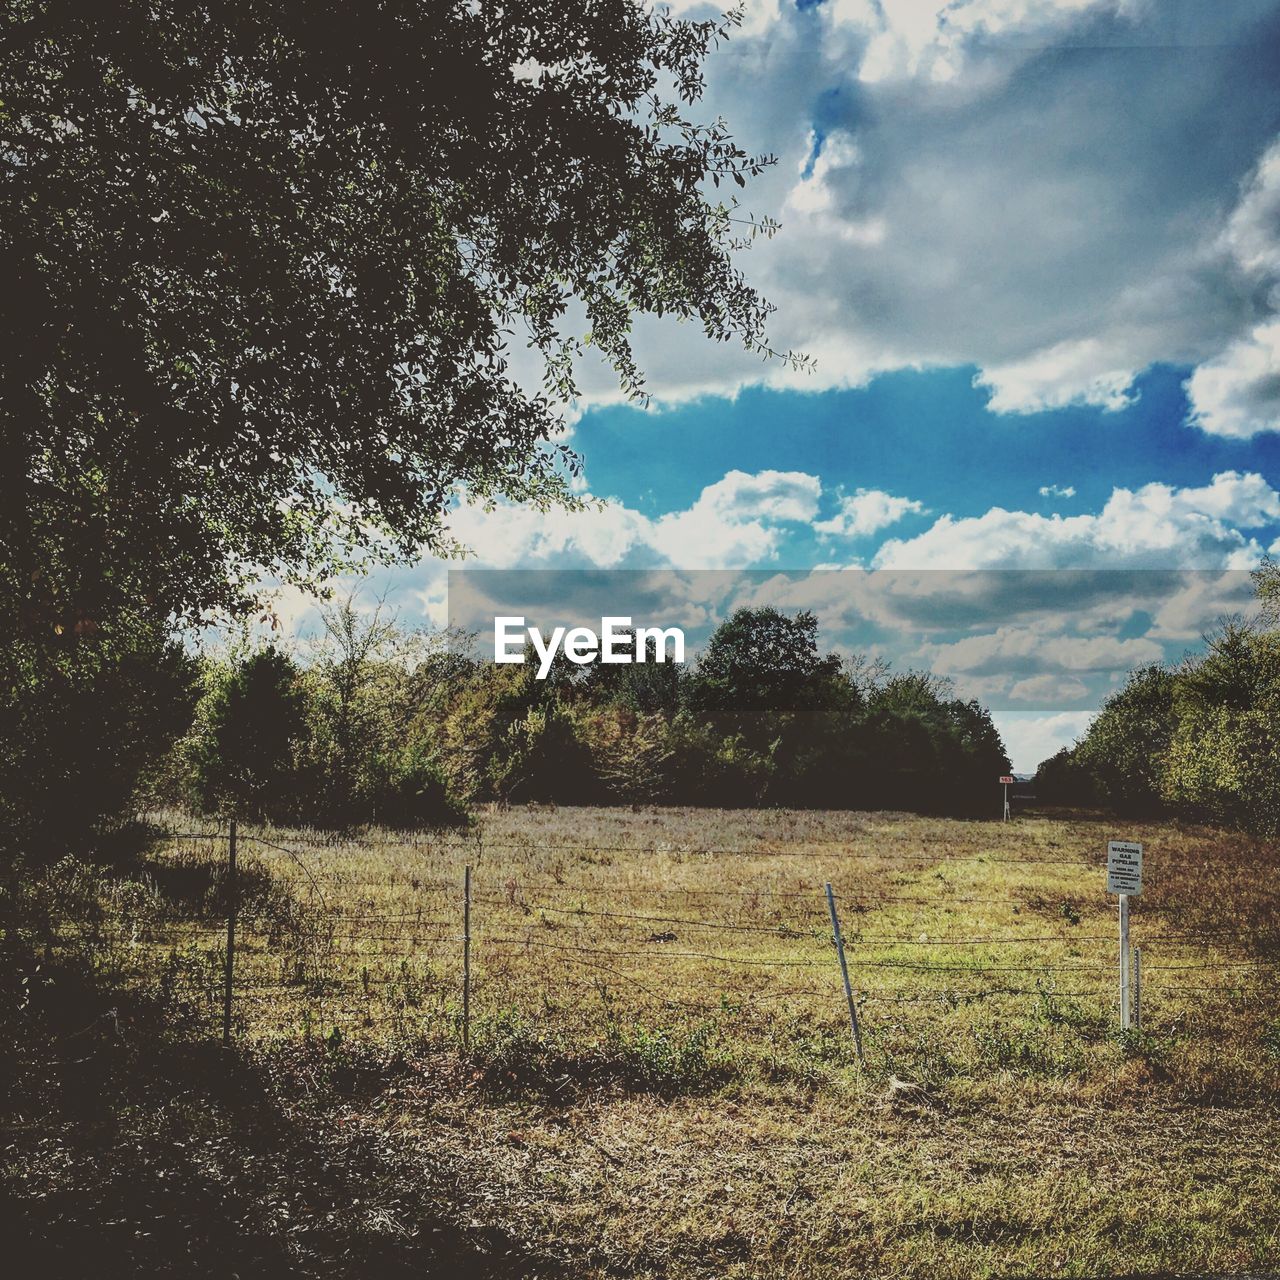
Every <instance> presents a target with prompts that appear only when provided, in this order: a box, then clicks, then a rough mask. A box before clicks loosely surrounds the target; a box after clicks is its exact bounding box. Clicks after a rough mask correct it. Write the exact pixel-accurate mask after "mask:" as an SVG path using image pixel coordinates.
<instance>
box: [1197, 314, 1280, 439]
mask: <svg viewBox="0 0 1280 1280" xmlns="http://www.w3.org/2000/svg"><path fill="white" fill-rule="evenodd" d="M1187 396H1188V399H1189V400H1190V401H1191V420H1192V422H1193V423H1194V424H1195V425H1196V426H1198V427H1202V428H1203V429H1204V430H1205V431H1208V432H1209V433H1210V434H1211V435H1215V436H1230V437H1232V438H1234V439H1237V440H1247V439H1248V438H1249V437H1250V436H1256V435H1258V434H1259V433H1260V432H1263V431H1280V321H1276V320H1272V321H1270V322H1269V323H1268V324H1262V325H1259V326H1258V327H1257V328H1256V329H1254V330H1253V332H1252V333H1250V334H1249V336H1248V337H1247V338H1241V339H1239V340H1238V341H1236V342H1233V343H1232V344H1231V345H1230V346H1229V347H1227V349H1226V350H1225V351H1223V352H1222V354H1221V355H1219V356H1216V357H1215V358H1214V359H1212V360H1208V361H1206V362H1205V363H1204V364H1202V365H1200V366H1199V367H1198V368H1197V369H1196V370H1195V372H1194V373H1193V374H1192V375H1191V377H1190V378H1189V379H1188V380H1187Z"/></svg>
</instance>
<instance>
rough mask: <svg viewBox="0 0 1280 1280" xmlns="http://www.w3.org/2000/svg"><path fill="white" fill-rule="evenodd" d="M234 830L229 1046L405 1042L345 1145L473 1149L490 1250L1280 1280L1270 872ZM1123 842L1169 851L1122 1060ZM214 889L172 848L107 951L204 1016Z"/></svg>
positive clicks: (638, 841) (599, 835)
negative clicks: (400, 1142) (467, 999)
mask: <svg viewBox="0 0 1280 1280" xmlns="http://www.w3.org/2000/svg"><path fill="white" fill-rule="evenodd" d="M247 834H248V835H249V836H251V837H257V838H253V839H247V840H246V841H245V842H244V843H243V846H242V848H243V853H244V866H245V879H244V883H245V886H246V889H247V891H248V892H247V897H246V902H245V908H244V910H245V918H244V920H243V921H242V928H241V935H240V936H241V950H240V953H239V964H238V972H237V977H238V982H239V984H240V987H241V989H240V990H239V991H238V993H237V1005H236V1008H237V1021H238V1032H239V1034H240V1035H241V1036H243V1037H246V1038H248V1039H249V1040H250V1041H252V1042H254V1043H257V1044H260V1045H263V1046H269V1045H271V1044H273V1043H275V1042H278V1041H280V1040H282V1039H283V1040H295V1039H297V1038H301V1037H310V1038H312V1039H318V1038H320V1037H324V1036H330V1035H331V1033H332V1031H333V1028H334V1027H337V1028H339V1029H340V1031H341V1036H342V1038H343V1041H344V1044H345V1050H344V1051H351V1052H354V1051H356V1050H357V1048H358V1045H359V1043H360V1042H363V1041H369V1042H370V1043H371V1044H373V1045H395V1046H398V1047H399V1050H400V1053H401V1062H402V1064H408V1065H407V1066H402V1068H401V1069H400V1070H398V1071H397V1072H395V1073H392V1075H390V1076H389V1077H388V1083H387V1089H386V1092H385V1094H384V1095H383V1096H382V1097H380V1098H379V1099H378V1101H377V1105H376V1106H368V1107H365V1106H362V1107H361V1108H359V1109H357V1111H356V1112H354V1113H353V1116H352V1122H353V1123H357V1124H361V1125H368V1126H376V1127H377V1128H378V1129H379V1130H383V1131H385V1130H390V1131H393V1132H395V1133H398V1134H401V1135H403V1138H404V1141H406V1142H408V1143H428V1144H432V1146H433V1148H435V1149H438V1150H441V1151H444V1152H447V1153H448V1154H449V1156H450V1158H451V1159H452V1160H453V1161H454V1162H456V1165H457V1167H458V1170H459V1174H458V1176H459V1178H460V1179H461V1181H462V1182H463V1183H464V1184H465V1185H468V1186H471V1187H473V1188H483V1189H484V1190H483V1195H482V1197H481V1199H482V1201H483V1204H484V1206H485V1207H484V1209H483V1210H482V1211H481V1212H482V1214H483V1215H487V1217H486V1220H488V1219H489V1218H491V1219H492V1220H493V1221H494V1222H495V1223H497V1224H498V1225H500V1226H501V1228H502V1229H503V1230H504V1231H507V1232H510V1233H512V1234H514V1235H515V1237H516V1238H520V1237H522V1236H523V1237H524V1238H526V1239H528V1240H530V1241H531V1242H534V1241H536V1242H537V1244H538V1247H539V1249H540V1251H545V1250H546V1249H547V1248H548V1247H550V1242H555V1247H556V1248H563V1250H565V1251H566V1256H571V1257H572V1258H573V1260H574V1262H573V1269H572V1270H573V1273H574V1274H583V1275H621V1274H628V1275H652V1276H660V1275H661V1276H683V1275H689V1276H694V1275H697V1276H703V1275H706V1276H711V1275H714V1276H783V1275H795V1276H811V1275H812V1276H825V1275H831V1276H837V1275H848V1274H855V1273H859V1274H876V1275H880V1274H883V1275H911V1276H914V1275H920V1276H925V1275H928V1276H951V1275H954V1276H969V1275H981V1274H1000V1275H1008V1274H1064V1275H1088V1274H1096V1273H1100V1272H1107V1271H1159V1270H1161V1269H1166V1270H1183V1271H1186V1270H1195V1269H1217V1270H1223V1271H1226V1270H1232V1269H1238V1268H1245V1267H1265V1266H1275V1265H1278V1264H1280V1246H1278V1244H1277V1241H1278V1240H1280V1209H1277V1207H1276V1206H1277V1204H1278V1203H1280V1201H1278V1199H1277V1195H1276V1192H1277V1190H1280V1165H1278V1164H1277V1159H1276V1157H1275V1155H1274V1152H1275V1151H1276V1150H1277V1149H1278V1144H1277V1138H1280V1118H1278V1117H1277V1115H1276V1110H1275V1100H1276V1096H1277V1095H1276V1086H1277V1084H1278V1083H1280V1076H1278V1074H1277V1061H1278V1059H1280V1020H1278V1018H1277V1015H1278V1014H1280V1006H1278V1005H1277V994H1278V993H1277V986H1276V979H1275V969H1274V968H1273V962H1274V961H1275V960H1276V958H1277V951H1276V935H1275V925H1276V919H1275V916H1276V892H1277V888H1278V887H1280V880H1277V878H1276V870H1277V851H1276V850H1275V849H1274V847H1272V846H1268V845H1262V844H1258V843H1256V842H1252V841H1250V840H1247V839H1245V838H1243V837H1238V836H1232V835H1224V834H1222V833H1217V832H1212V831H1207V830H1201V829H1193V828H1186V827H1180V826H1176V825H1172V824H1163V823H1160V824H1124V825H1123V826H1120V825H1117V824H1115V823H1114V822H1109V821H1103V820H1098V819H1094V818H1091V817H1088V816H1083V817H1081V816H1070V815H1067V816H1042V817H1036V816H1030V817H1024V818H1022V819H1020V820H1019V821H1016V822H1014V823H1012V824H1009V825H1008V826H1004V825H1001V824H997V823H976V822H959V821H948V820H943V819H923V818H917V817H910V816H906V815H900V814H890V813H878V814H850V813H790V812H764V813H761V812H722V811H706V810H702V811H698V810H647V811H645V812H642V813H632V812H630V811H625V810H570V809H561V810H550V809H538V810H520V811H510V812H493V813H489V814H486V815H485V816H484V818H483V821H482V822H481V824H480V825H479V828H478V830H477V831H476V832H475V833H473V834H472V835H470V836H467V837H465V838H459V837H438V838H427V837H416V838H405V837H399V836H395V835H393V834H390V833H386V832H370V833H365V834H363V835H361V836H359V837H358V838H349V839H348V838H344V839H335V838H330V837H326V836H322V835H320V834H319V833H315V832H307V831H259V832H249V833H247ZM1108 837H1124V838H1134V839H1141V840H1142V841H1143V843H1144V845H1145V861H1146V885H1147V891H1146V893H1145V894H1144V895H1143V897H1142V898H1141V899H1140V900H1138V901H1137V902H1136V903H1135V909H1134V922H1133V938H1134V942H1135V943H1136V944H1138V945H1140V946H1141V947H1142V951H1143V965H1144V1026H1143V1030H1142V1032H1141V1033H1137V1032H1134V1033H1130V1034H1128V1035H1121V1034H1119V1033H1118V1032H1117V1030H1116V1027H1115V1020H1116V1014H1115V1009H1116V992H1115V988H1116V943H1115V940H1114V938H1115V932H1116V926H1115V900H1114V899H1113V898H1108V897H1107V896H1106V895H1105V893H1104V892H1103V872H1102V870H1101V867H1102V863H1103V860H1104V854H1105V844H1106V840H1107V838H1108ZM222 856H223V850H222V848H221V847H220V846H218V845H214V844H209V845H201V844H199V843H198V842H192V841H176V840H175V841H172V842H170V843H168V844H167V845H166V846H165V847H164V848H163V849H162V850H161V852H160V853H159V855H158V857H157V860H156V863H155V866H154V867H153V873H152V880H151V883H152V885H153V886H154V887H153V888H149V889H147V890H145V891H143V892H141V893H137V892H136V891H135V899H136V900H134V901H132V902H130V903H126V904H124V908H123V909H122V910H118V911H117V912H116V913H115V914H114V915H113V920H114V921H115V925H116V928H115V931H114V932H112V933H110V936H109V937H108V936H106V935H104V938H103V953H102V954H103V955H104V957H108V958H109V962H110V963H111V964H114V965H117V966H120V967H121V968H122V969H123V968H124V967H128V966H132V967H133V968H134V969H135V970H136V971H137V972H138V973H139V974H150V975H152V978H151V980H155V975H157V974H164V975H167V976H166V978H165V980H166V981H168V982H169V983H170V984H171V986H172V988H173V989H174V991H175V992H176V993H178V995H180V996H182V997H183V998H185V999H186V1000H188V1001H191V1002H194V1004H195V1006H196V1007H197V1008H198V1009H199V1010H200V1011H202V1016H209V1017H212V1016H213V1015H214V1013H215V1012H216V991H215V980H216V978H217V970H218V965H219V963H220V951H219V947H220V937H221V934H220V932H219V930H220V912H221V910H222V899H221V897H220V893H221V885H220V881H219V873H218V866H219V865H220V859H221V857H222ZM467 864H470V865H472V866H473V868H474V879H473V884H474V895H475V898H474V903H473V917H472V935H473V944H472V958H473V971H474V974H475V986H474V993H473V1005H472V1010H473V1020H472V1031H473V1043H472V1051H471V1053H470V1054H469V1055H465V1056H460V1053H459V1050H460V1042H459V1031H460V1028H459V1013H460V964H461V942H460V935H461V885H462V870H463V867H464V866H465V865H467ZM828 880H830V881H831V883H832V884H833V885H834V887H835V890H836V892H837V894H838V895H839V897H840V900H841V913H842V917H843V919H842V923H843V925H844V930H845V934H846V939H847V941H848V943H849V953H850V961H851V973H852V977H853V982H854V986H855V989H856V991H857V992H858V993H859V1012H860V1017H861V1019H862V1024H863V1029H864V1035H865V1039H866V1045H867V1063H866V1066H865V1067H860V1066H859V1065H858V1063H857V1061H856V1059H855V1058H854V1055H853V1053H852V1047H851V1042H850V1035H849V1028H848V1021H847V1013H846V1010H845V1006H844V998H843V992H842V988H841V985H840V979H839V972H838V969H837V967H836V963H835V956H834V949H833V947H832V945H831V938H830V933H831V931H830V925H829V922H828V919H827V914H826V905H825V899H824V897H823V892H822V890H823V884H824V883H825V882H826V881H828ZM187 917H193V918H194V919H189V918H187ZM197 926H204V927H197ZM108 942H110V944H111V945H110V947H108V946H107V943H108ZM331 1043H332V1044H333V1046H334V1052H339V1049H338V1047H337V1041H336V1040H334V1041H332V1042H331ZM553 1252H554V1249H553Z"/></svg>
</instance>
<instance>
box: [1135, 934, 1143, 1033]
mask: <svg viewBox="0 0 1280 1280" xmlns="http://www.w3.org/2000/svg"><path fill="white" fill-rule="evenodd" d="M1133 1025H1134V1026H1135V1027H1137V1029H1138V1030H1139V1031H1141V1030H1142V948H1141V947H1134V949H1133Z"/></svg>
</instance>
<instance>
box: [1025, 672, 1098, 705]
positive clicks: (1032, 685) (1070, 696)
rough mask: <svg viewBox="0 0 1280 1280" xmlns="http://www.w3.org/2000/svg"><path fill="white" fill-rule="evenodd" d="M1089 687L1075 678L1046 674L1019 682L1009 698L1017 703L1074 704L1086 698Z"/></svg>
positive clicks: (1029, 677)
mask: <svg viewBox="0 0 1280 1280" xmlns="http://www.w3.org/2000/svg"><path fill="white" fill-rule="evenodd" d="M1088 692H1089V686H1088V685H1086V684H1085V682H1084V681H1083V680H1079V679H1076V678H1075V677H1073V676H1060V675H1053V674H1051V673H1049V672H1045V673H1043V674H1041V675H1038V676H1028V677H1027V678H1026V679H1025V680H1017V681H1015V682H1014V684H1013V686H1012V688H1010V690H1009V697H1011V698H1012V699H1014V701H1016V702H1042V703H1044V702H1047V703H1061V702H1074V701H1076V700H1077V699H1078V698H1083V697H1085V696H1086V695H1087V694H1088Z"/></svg>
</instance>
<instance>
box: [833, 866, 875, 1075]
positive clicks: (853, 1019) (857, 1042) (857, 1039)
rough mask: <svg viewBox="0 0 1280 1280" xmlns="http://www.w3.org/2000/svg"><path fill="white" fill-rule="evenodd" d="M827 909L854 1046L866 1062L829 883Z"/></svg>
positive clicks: (860, 1058)
mask: <svg viewBox="0 0 1280 1280" xmlns="http://www.w3.org/2000/svg"><path fill="white" fill-rule="evenodd" d="M827 909H828V910H829V911H830V912H831V932H832V933H833V934H835V939H836V954H837V955H838V956H839V957H840V976H841V977H842V978H843V979H844V998H845V1001H846V1003H847V1004H848V1006H849V1026H850V1027H851V1028H852V1029H853V1047H854V1048H855V1049H856V1050H857V1052H858V1061H859V1062H865V1061H866V1059H865V1058H864V1057H863V1055H862V1032H861V1031H860V1030H859V1029H858V1006H857V1005H856V1004H854V1002H853V988H852V987H851V986H850V985H849V965H848V963H847V962H846V961H845V958H844V937H843V936H842V935H841V933H840V917H839V916H838V915H837V914H836V895H835V894H834V893H833V892H832V890H831V884H830V882H829V881H828V883H827Z"/></svg>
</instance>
